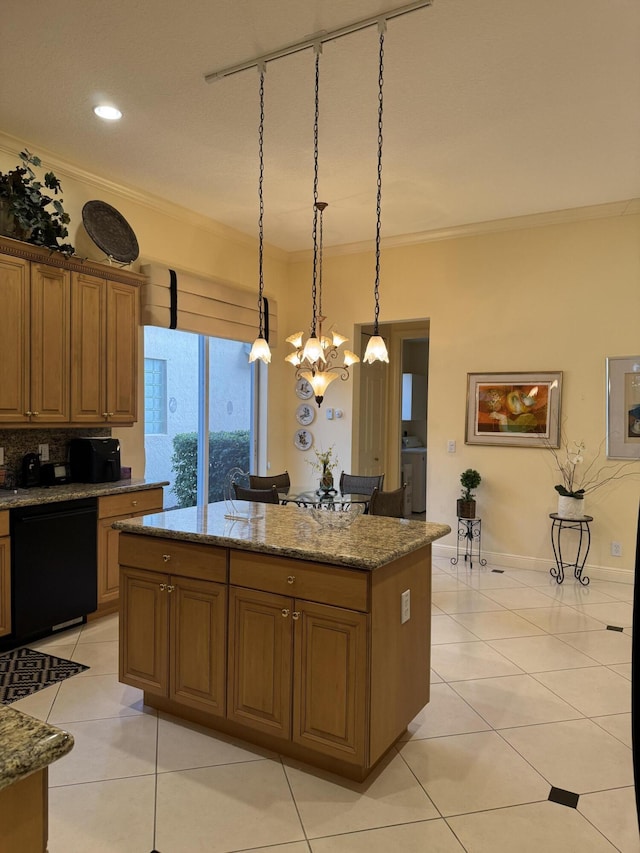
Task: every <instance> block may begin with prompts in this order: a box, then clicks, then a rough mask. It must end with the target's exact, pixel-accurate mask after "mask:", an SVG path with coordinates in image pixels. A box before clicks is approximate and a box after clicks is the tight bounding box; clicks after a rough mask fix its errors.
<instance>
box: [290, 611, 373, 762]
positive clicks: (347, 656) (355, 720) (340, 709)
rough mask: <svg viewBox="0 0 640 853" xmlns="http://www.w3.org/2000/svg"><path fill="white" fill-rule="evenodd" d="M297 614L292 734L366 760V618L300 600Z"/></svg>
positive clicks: (346, 758)
mask: <svg viewBox="0 0 640 853" xmlns="http://www.w3.org/2000/svg"><path fill="white" fill-rule="evenodd" d="M295 613H296V614H299V615H298V617H297V618H296V619H295V620H294V623H295V626H296V627H295V660H294V676H293V685H294V686H293V737H292V739H293V741H294V742H295V743H299V744H302V745H304V746H307V747H309V748H310V749H313V750H315V751H317V752H322V753H324V754H325V755H331V756H334V757H335V758H340V759H342V760H343V761H349V762H353V763H356V764H364V763H365V758H366V754H365V753H366V738H365V733H366V731H367V714H366V701H367V672H368V660H367V625H368V617H367V616H366V614H364V613H356V612H355V611H352V610H343V609H341V608H339V607H329V606H326V605H322V604H312V603H310V602H307V601H298V600H296V602H295Z"/></svg>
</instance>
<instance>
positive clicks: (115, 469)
mask: <svg viewBox="0 0 640 853" xmlns="http://www.w3.org/2000/svg"><path fill="white" fill-rule="evenodd" d="M69 465H70V467H71V479H72V480H73V481H74V482H75V483H112V482H115V481H116V480H119V479H120V475H121V471H120V442H119V440H118V439H117V438H110V437H106V436H100V437H99V438H87V437H83V438H72V439H71V441H70V442H69Z"/></svg>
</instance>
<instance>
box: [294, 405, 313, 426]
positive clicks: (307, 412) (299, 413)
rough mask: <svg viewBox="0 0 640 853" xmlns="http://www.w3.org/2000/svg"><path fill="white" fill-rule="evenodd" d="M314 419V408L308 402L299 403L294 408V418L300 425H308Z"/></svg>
mask: <svg viewBox="0 0 640 853" xmlns="http://www.w3.org/2000/svg"><path fill="white" fill-rule="evenodd" d="M315 419H316V410H315V409H314V408H313V406H310V405H309V403H300V405H299V406H298V408H297V409H296V420H297V421H298V423H299V424H302V426H309V424H312V423H313V422H314V421H315Z"/></svg>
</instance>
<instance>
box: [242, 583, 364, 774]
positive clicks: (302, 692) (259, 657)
mask: <svg viewBox="0 0 640 853" xmlns="http://www.w3.org/2000/svg"><path fill="white" fill-rule="evenodd" d="M366 647H367V616H366V615H365V614H363V613H356V612H355V611H350V610H345V609H343V608H339V607H330V606H326V605H321V604H314V603H312V602H308V601H300V600H299V599H291V598H287V597H285V596H280V595H275V594H272V593H266V592H261V591H257V590H248V589H244V588H239V587H233V586H232V587H230V591H229V683H228V690H227V694H228V697H229V700H228V709H227V718H228V719H230V720H233V721H235V722H237V723H241V724H243V725H245V726H248V727H249V728H252V729H256V730H258V731H262V732H265V733H266V734H270V735H273V736H276V737H281V738H284V739H286V740H292V741H293V742H294V743H298V744H300V745H301V746H305V747H308V748H310V749H312V750H314V751H316V752H320V753H323V754H325V755H330V756H333V757H335V758H339V759H341V760H342V761H347V762H354V763H356V764H363V763H364V760H365V746H366V744H365V732H366V698H367V671H368V670H367V648H366ZM292 661H293V667H292Z"/></svg>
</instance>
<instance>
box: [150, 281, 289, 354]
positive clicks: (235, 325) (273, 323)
mask: <svg viewBox="0 0 640 853" xmlns="http://www.w3.org/2000/svg"><path fill="white" fill-rule="evenodd" d="M141 272H142V273H143V274H144V275H145V276H146V277H147V281H146V283H145V284H143V285H142V288H141V301H142V324H143V325H145V326H161V327H162V328H165V329H180V330H182V331H184V332H195V333H197V334H199V335H209V336H211V337H215V338H229V339H230V340H234V341H246V342H247V343H251V342H252V341H254V340H255V338H256V335H257V332H258V326H259V316H258V295H257V291H256V293H253V292H251V291H250V290H243V289H242V288H240V287H236V286H235V285H233V284H229V283H227V282H222V281H219V280H216V279H213V278H205V277H204V276H198V275H194V274H193V273H187V272H183V271H181V270H176V269H172V268H170V267H166V266H164V265H162V264H144V265H143V266H142V267H141ZM265 319H268V340H269V345H270V346H271V347H275V345H276V339H277V331H278V313H277V303H276V301H275V300H274V299H270V298H265Z"/></svg>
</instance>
